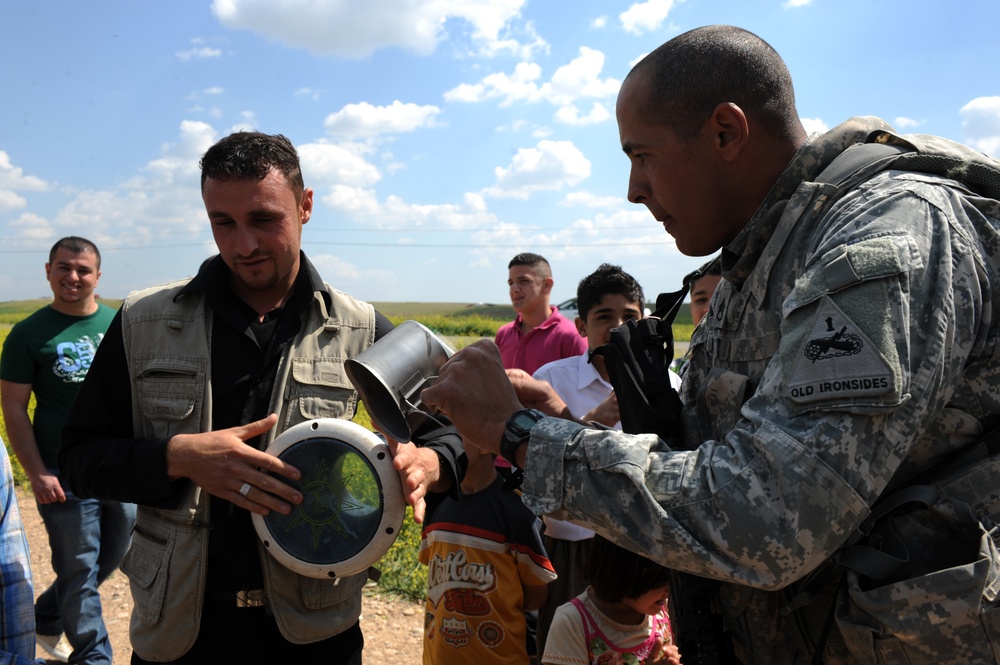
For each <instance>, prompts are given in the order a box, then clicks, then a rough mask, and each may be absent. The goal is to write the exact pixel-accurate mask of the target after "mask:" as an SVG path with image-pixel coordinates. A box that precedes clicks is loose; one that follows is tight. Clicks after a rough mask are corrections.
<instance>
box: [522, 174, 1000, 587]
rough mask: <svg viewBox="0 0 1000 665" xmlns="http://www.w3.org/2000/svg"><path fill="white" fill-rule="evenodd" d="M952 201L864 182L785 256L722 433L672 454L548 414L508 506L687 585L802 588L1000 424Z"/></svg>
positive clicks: (973, 270) (978, 263)
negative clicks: (765, 343) (766, 327)
mask: <svg viewBox="0 0 1000 665" xmlns="http://www.w3.org/2000/svg"><path fill="white" fill-rule="evenodd" d="M964 200H965V199H963V197H961V196H957V195H956V194H955V193H954V192H953V191H950V190H949V189H948V188H945V187H940V186H937V185H936V184H935V183H932V182H923V181H921V179H920V177H916V178H909V177H903V178H900V177H898V176H886V177H885V178H880V179H877V180H873V181H872V182H871V183H869V184H868V186H867V187H866V188H863V189H862V191H859V192H857V194H856V195H854V196H851V197H848V198H847V199H846V200H845V201H844V202H843V204H840V205H839V206H838V207H837V208H836V209H835V210H834V211H833V212H831V213H830V214H828V215H827V216H826V217H825V218H824V219H823V220H821V222H822V223H821V224H820V226H819V228H818V229H817V230H816V232H815V234H814V236H813V237H811V238H810V240H809V242H810V244H811V247H810V251H809V252H808V254H806V255H805V256H804V258H798V259H797V260H799V261H800V264H799V268H798V272H797V274H798V278H797V279H795V280H794V286H793V287H792V288H791V289H790V291H788V292H786V293H783V294H781V295H782V296H783V297H782V298H781V299H780V300H778V302H777V303H776V304H775V305H773V306H776V307H781V308H782V309H781V316H780V329H781V330H780V332H781V335H780V342H779V344H778V348H777V352H776V353H775V354H774V355H773V357H772V358H771V359H770V360H769V361H767V362H766V365H765V366H764V367H763V369H762V371H761V372H760V373H759V374H758V375H756V376H754V377H753V381H752V384H753V385H754V386H755V389H754V391H753V393H752V394H751V395H750V397H749V399H747V400H746V401H745V402H743V403H735V404H733V405H731V410H732V411H733V415H732V418H731V420H730V421H729V422H731V423H732V425H731V426H727V429H725V430H724V431H721V432H719V435H718V436H717V437H716V438H715V439H711V440H705V441H703V442H702V443H701V445H700V446H699V447H698V448H697V449H696V450H693V451H678V450H670V449H668V448H667V447H666V445H665V444H664V443H663V442H662V441H660V440H658V439H657V438H656V437H655V436H652V435H629V434H623V433H621V432H613V431H602V430H594V429H588V428H587V427H585V426H582V425H579V424H575V423H571V422H567V421H561V420H557V419H545V420H543V421H541V422H539V423H538V424H537V425H536V426H535V427H534V428H533V430H532V433H531V440H530V444H529V449H528V458H527V463H526V467H527V469H526V474H525V484H524V493H523V495H522V500H523V501H524V502H525V503H526V505H528V506H529V507H530V508H531V509H532V510H533V511H535V512H536V513H551V514H553V515H554V516H555V517H559V518H563V519H571V520H572V521H574V522H577V523H579V524H581V525H583V526H586V527H589V528H591V529H593V530H594V531H596V532H598V533H600V534H602V535H604V536H605V537H608V538H609V539H611V540H613V541H615V542H617V543H619V544H620V545H623V546H625V547H628V548H629V549H632V550H635V551H638V552H640V553H642V554H644V555H645V556H648V557H650V558H652V559H655V560H658V561H660V562H661V563H663V564H665V565H668V566H670V567H674V568H677V569H680V570H684V571H687V572H692V573H695V574H698V575H702V576H706V577H713V578H718V579H725V580H728V581H734V582H738V583H742V584H746V585H749V586H754V587H760V588H781V587H783V586H785V585H787V584H788V583H790V582H791V581H794V580H796V579H798V578H800V577H802V576H803V575H805V574H806V573H807V572H809V571H810V570H812V569H813V568H815V567H816V566H817V565H819V564H820V563H821V562H822V561H824V560H826V559H827V558H829V556H830V555H831V554H832V553H833V552H834V551H835V550H836V549H837V548H838V547H839V546H840V545H841V544H842V543H843V542H844V541H845V540H846V539H847V538H848V537H849V536H850V535H851V534H852V533H853V532H854V531H855V529H856V527H857V525H858V524H859V523H860V522H861V521H862V520H863V519H864V518H865V517H866V516H867V514H868V512H869V506H870V505H871V504H872V503H874V501H875V500H876V499H877V498H878V497H879V496H880V495H881V493H882V492H883V491H884V490H885V489H886V487H887V486H888V485H889V483H890V481H892V480H893V478H894V476H896V474H897V473H898V474H900V476H906V475H909V474H911V473H912V472H913V471H914V470H915V469H917V468H923V467H926V466H928V465H931V464H933V463H934V462H936V461H939V460H940V459H941V458H942V456H944V455H946V454H947V453H948V452H949V450H950V449H951V448H953V447H956V446H961V445H964V444H965V443H967V442H968V441H970V440H971V439H972V438H973V437H975V436H977V435H978V434H979V433H980V432H981V424H980V421H981V417H982V416H983V411H984V410H990V409H992V410H993V412H994V413H1000V409H998V408H997V405H996V404H992V405H989V406H987V405H984V404H983V403H982V400H983V394H984V393H990V394H993V393H997V390H996V388H997V386H998V385H1000V378H998V370H997V369H996V367H995V365H996V363H995V362H993V363H989V362H986V361H988V360H989V358H991V357H992V354H993V352H994V351H993V349H994V347H995V346H996V326H995V325H994V324H993V323H992V322H991V321H987V320H984V318H983V314H982V312H983V311H984V310H987V311H992V310H991V308H990V307H984V301H986V302H987V303H989V299H991V298H992V299H993V300H996V296H995V295H993V294H992V293H991V292H990V287H989V284H988V281H989V277H988V272H987V269H986V268H985V264H986V261H985V260H984V257H983V254H984V252H983V250H982V248H981V247H980V246H979V245H978V244H977V243H976V241H975V238H976V237H977V231H976V229H975V228H974V227H975V226H976V225H977V224H979V223H986V222H985V221H984V220H983V218H982V215H978V213H977V212H976V211H975V210H973V209H970V208H969V207H968V206H967V205H966V204H965V203H963V201H964ZM977 215H978V217H977ZM997 304H998V303H996V302H993V304H992V308H993V309H995V308H996V306H997ZM990 340H992V342H990ZM991 344H992V346H991ZM980 360H982V361H983V362H979V361H980ZM730 373H731V372H730ZM721 374H725V373H721ZM685 380H687V379H685ZM708 388H709V389H710V388H712V386H711V385H709V386H708ZM703 392H711V390H706V391H703ZM718 392H720V393H721V392H724V391H721V390H720V391H718ZM707 399H710V398H707ZM994 401H995V399H994ZM686 408H698V407H695V406H693V405H687V407H686ZM708 426H710V425H708ZM896 479H897V480H898V476H897V477H896Z"/></svg>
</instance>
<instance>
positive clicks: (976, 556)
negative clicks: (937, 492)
mask: <svg viewBox="0 0 1000 665" xmlns="http://www.w3.org/2000/svg"><path fill="white" fill-rule="evenodd" d="M947 501H948V500H945V502H944V504H942V503H938V504H935V505H934V506H933V507H931V508H929V509H927V510H925V511H921V512H922V513H924V514H922V515H919V517H920V518H921V519H920V521H921V522H922V523H923V525H924V527H926V525H927V524H928V523H929V522H931V521H933V519H934V518H939V519H940V517H941V515H942V513H943V515H944V516H945V517H946V518H947V519H948V520H949V521H950V520H953V519H955V518H956V517H959V519H960V523H958V524H956V523H954V522H952V523H951V524H949V525H948V526H945V527H944V529H943V533H944V534H945V535H950V536H952V540H951V541H950V542H948V543H946V544H943V545H942V543H936V542H931V543H927V542H926V541H925V539H924V538H921V539H919V540H914V541H912V544H913V548H912V549H911V552H912V554H913V557H912V558H913V559H917V560H922V561H924V562H926V561H927V560H928V558H929V557H933V556H934V554H935V553H938V555H941V556H943V558H945V559H948V558H951V559H952V560H951V561H947V563H946V564H945V565H946V566H947V567H943V568H941V569H935V570H931V571H929V572H923V571H919V572H918V571H914V572H917V574H914V575H913V576H909V577H907V578H906V579H898V580H895V579H894V580H891V581H890V582H889V583H885V584H881V585H879V586H875V587H874V588H872V582H871V581H870V580H868V579H867V578H865V577H863V576H861V575H860V574H859V573H858V572H856V571H853V570H851V571H849V572H848V574H847V589H846V600H847V602H846V603H842V604H841V607H840V609H839V610H838V616H837V623H838V624H839V626H840V629H841V632H842V634H843V636H844V639H845V641H846V644H847V646H848V649H849V650H850V651H851V653H852V654H853V655H854V657H855V658H857V659H858V662H867V663H924V662H927V663H935V664H936V665H943V664H945V663H956V664H957V663H993V662H996V661H995V660H994V659H995V658H996V654H997V652H1000V631H998V627H1000V607H998V605H997V600H998V599H997V595H998V591H1000V555H998V553H997V548H996V546H995V543H994V538H995V537H997V536H1000V529H998V528H993V529H992V530H991V531H987V530H986V529H985V528H984V527H983V525H982V524H981V523H979V522H978V520H976V519H975V518H974V517H972V515H971V512H966V511H958V514H957V515H956V513H955V512H953V511H952V510H950V509H949V508H948V506H947ZM942 509H943V510H942ZM935 513H937V514H935ZM962 513H964V515H963V514H962ZM966 516H967V518H968V519H967V520H966V519H961V518H962V517H966ZM942 526H944V525H942ZM893 527H894V533H893V537H895V536H899V537H901V538H902V539H903V540H905V541H907V543H908V544H909V543H910V542H911V541H910V539H909V538H907V536H908V535H913V534H914V533H916V531H914V530H913V528H912V527H910V526H908V525H907V524H906V523H905V522H903V521H897V522H896V523H895V524H894V525H893ZM907 532H910V533H907ZM920 533H921V535H922V536H926V534H927V533H928V532H927V530H926V528H924V529H923V530H922V531H920ZM908 549H910V548H908ZM962 552H966V553H968V554H967V556H965V557H961V558H963V559H964V560H963V561H955V560H954V558H955V557H956V556H961V553H962Z"/></svg>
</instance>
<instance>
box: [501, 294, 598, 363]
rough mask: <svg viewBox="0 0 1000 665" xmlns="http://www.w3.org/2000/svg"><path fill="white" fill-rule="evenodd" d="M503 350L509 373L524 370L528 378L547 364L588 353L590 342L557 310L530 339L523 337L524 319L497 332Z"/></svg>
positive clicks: (554, 309) (527, 336)
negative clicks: (510, 370) (522, 324)
mask: <svg viewBox="0 0 1000 665" xmlns="http://www.w3.org/2000/svg"><path fill="white" fill-rule="evenodd" d="M494 341H495V342H496V345H497V346H498V347H500V357H501V358H502V359H503V366H504V368H505V369H523V370H524V371H525V372H527V373H528V374H534V373H535V370H537V369H538V368H539V367H541V366H542V365H544V364H546V363H550V362H552V361H553V360H560V359H562V358H571V357H573V356H578V355H580V354H581V353H584V352H585V351H586V350H587V339H586V338H585V337H581V336H580V333H579V332H578V331H577V329H576V325H575V324H574V323H573V322H572V321H570V320H569V319H567V318H566V317H565V316H563V315H562V314H560V313H559V308H558V307H555V306H553V307H552V314H550V315H549V318H547V319H545V320H544V321H543V322H542V323H541V325H538V326H535V327H534V328H532V329H531V331H530V332H528V334H527V335H524V334H522V333H521V315H520V314H518V315H517V318H516V319H514V320H513V321H512V322H511V323H507V324H505V325H503V326H501V327H500V329H499V330H497V336H496V339H495V340H494Z"/></svg>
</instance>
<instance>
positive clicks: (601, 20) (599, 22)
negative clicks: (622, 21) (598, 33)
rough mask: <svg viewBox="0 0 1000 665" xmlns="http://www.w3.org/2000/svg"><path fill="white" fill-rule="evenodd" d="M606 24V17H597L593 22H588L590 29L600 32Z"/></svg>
mask: <svg viewBox="0 0 1000 665" xmlns="http://www.w3.org/2000/svg"><path fill="white" fill-rule="evenodd" d="M607 24H608V17H607V16H598V17H597V18H595V19H594V20H593V21H591V22H590V27H592V28H594V29H595V30H600V29H601V28H603V27H605V26H606V25H607Z"/></svg>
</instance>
